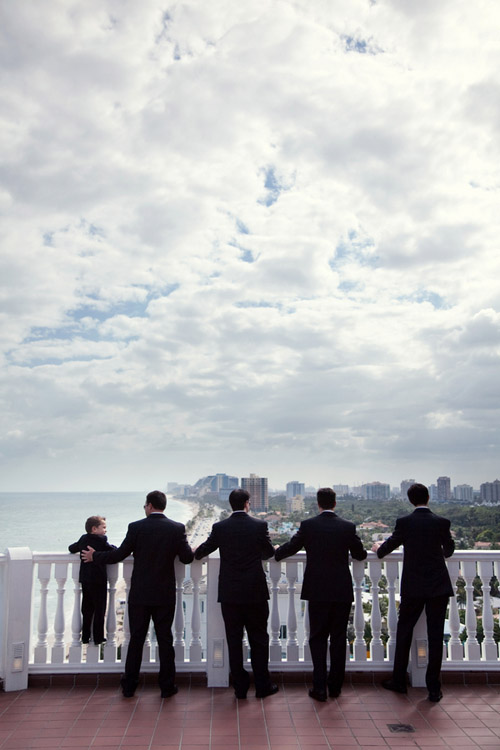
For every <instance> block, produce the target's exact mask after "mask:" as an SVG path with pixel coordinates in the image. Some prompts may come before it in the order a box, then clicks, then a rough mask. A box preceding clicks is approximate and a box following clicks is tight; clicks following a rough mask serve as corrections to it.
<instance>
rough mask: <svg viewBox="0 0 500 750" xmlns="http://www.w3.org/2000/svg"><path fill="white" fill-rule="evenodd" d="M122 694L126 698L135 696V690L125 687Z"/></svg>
mask: <svg viewBox="0 0 500 750" xmlns="http://www.w3.org/2000/svg"><path fill="white" fill-rule="evenodd" d="M122 695H123V697H124V698H133V697H134V695H135V690H126V689H125V688H123V690H122Z"/></svg>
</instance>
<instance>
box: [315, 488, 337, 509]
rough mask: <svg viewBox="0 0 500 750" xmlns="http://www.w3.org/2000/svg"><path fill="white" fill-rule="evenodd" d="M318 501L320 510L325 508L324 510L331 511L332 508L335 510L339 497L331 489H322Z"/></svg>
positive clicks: (317, 494) (318, 493)
mask: <svg viewBox="0 0 500 750" xmlns="http://www.w3.org/2000/svg"><path fill="white" fill-rule="evenodd" d="M316 499H317V501H318V505H319V507H320V508H323V510H331V509H332V508H335V505H336V502H337V495H336V494H335V492H334V491H333V490H332V489H331V487H320V488H319V490H318V491H317V493H316Z"/></svg>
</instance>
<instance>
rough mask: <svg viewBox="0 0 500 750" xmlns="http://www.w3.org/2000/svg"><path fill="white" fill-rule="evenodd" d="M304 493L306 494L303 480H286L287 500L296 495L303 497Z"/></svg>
mask: <svg viewBox="0 0 500 750" xmlns="http://www.w3.org/2000/svg"><path fill="white" fill-rule="evenodd" d="M305 494H306V486H305V484H304V482H288V483H287V485H286V498H287V500H289V499H291V498H292V497H297V495H300V496H301V497H304V496H305Z"/></svg>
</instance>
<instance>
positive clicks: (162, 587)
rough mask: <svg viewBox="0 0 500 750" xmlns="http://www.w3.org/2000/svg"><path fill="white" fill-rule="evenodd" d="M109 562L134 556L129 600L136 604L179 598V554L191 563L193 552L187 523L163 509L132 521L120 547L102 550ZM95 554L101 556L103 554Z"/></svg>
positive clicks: (95, 556)
mask: <svg viewBox="0 0 500 750" xmlns="http://www.w3.org/2000/svg"><path fill="white" fill-rule="evenodd" d="M101 554H105V555H106V562H107V563H108V564H109V563H113V562H119V561H120V560H124V559H125V558H126V557H128V555H130V554H133V556H134V569H133V572H132V581H131V587H130V594H129V598H128V601H129V603H133V604H148V605H157V604H163V603H164V602H166V601H167V600H172V599H173V598H175V569H174V561H175V558H176V557H177V556H179V559H180V561H181V562H183V563H186V564H187V563H190V562H191V561H192V559H193V553H192V551H191V548H190V546H189V544H188V542H187V539H186V535H185V532H184V526H183V524H181V523H177V522H176V521H172V520H171V519H170V518H167V517H166V516H164V515H163V514H162V513H152V514H151V515H149V516H147V517H146V518H143V519H141V520H140V521H134V522H133V523H131V524H129V527H128V530H127V535H126V537H125V539H124V540H123V542H122V543H121V545H120V546H119V547H118V549H117V550H115V551H113V552H107V553H101ZM94 558H95V559H97V560H99V559H100V554H99V553H97V552H96V553H95V554H94Z"/></svg>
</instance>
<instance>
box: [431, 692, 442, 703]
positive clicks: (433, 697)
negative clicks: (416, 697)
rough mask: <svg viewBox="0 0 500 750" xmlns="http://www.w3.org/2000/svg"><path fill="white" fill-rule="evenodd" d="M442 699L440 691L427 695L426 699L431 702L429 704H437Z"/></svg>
mask: <svg viewBox="0 0 500 750" xmlns="http://www.w3.org/2000/svg"><path fill="white" fill-rule="evenodd" d="M442 697H443V694H442V692H441V690H437V691H436V692H435V693H434V692H433V693H429V695H428V699H429V700H430V701H431V703H439V701H440V700H441V698H442Z"/></svg>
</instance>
